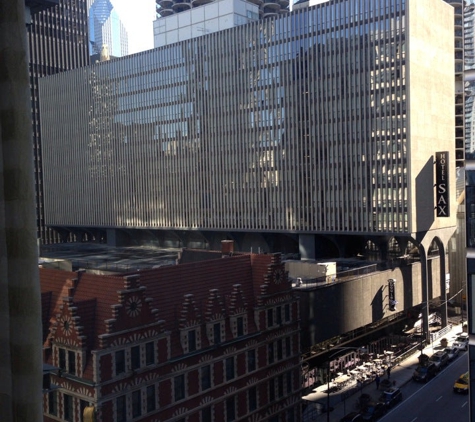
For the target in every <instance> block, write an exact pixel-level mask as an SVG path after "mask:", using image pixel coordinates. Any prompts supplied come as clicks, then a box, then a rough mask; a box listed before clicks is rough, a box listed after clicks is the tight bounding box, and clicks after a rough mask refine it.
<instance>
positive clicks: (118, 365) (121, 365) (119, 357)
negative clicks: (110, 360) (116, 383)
mask: <svg viewBox="0 0 475 422" xmlns="http://www.w3.org/2000/svg"><path fill="white" fill-rule="evenodd" d="M124 372H125V351H124V350H118V351H117V352H115V374H116V375H119V374H123V373H124Z"/></svg>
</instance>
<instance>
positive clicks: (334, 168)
mask: <svg viewBox="0 0 475 422" xmlns="http://www.w3.org/2000/svg"><path fill="white" fill-rule="evenodd" d="M360 3H361V4H360ZM360 3H358V2H353V1H348V0H333V1H329V2H325V3H321V4H318V5H316V6H313V7H310V8H304V9H299V10H297V11H295V12H292V13H290V14H288V15H284V16H280V17H278V18H272V19H266V20H262V21H257V22H251V23H249V24H246V25H241V26H237V27H233V28H230V29H227V30H226V31H223V32H216V33H210V34H205V35H203V36H201V37H198V38H194V39H190V40H186V41H182V42H177V43H174V44H171V45H167V46H163V47H160V48H156V49H154V50H150V51H146V52H142V53H140V54H137V55H134V56H129V57H125V58H122V59H118V60H115V61H113V62H108V63H101V64H96V65H92V66H90V67H87V68H83V69H80V70H76V71H71V72H68V73H67V74H66V73H65V74H60V75H56V76H54V77H50V78H45V79H44V80H43V81H42V85H41V93H42V100H43V102H42V110H43V112H44V113H43V129H44V131H43V135H44V137H45V139H47V140H48V141H47V147H46V148H45V150H44V159H45V160H46V162H47V163H48V166H47V168H48V173H47V180H46V184H45V186H46V190H47V192H46V193H45V199H46V202H47V206H48V216H49V220H48V222H49V224H50V225H51V226H53V227H56V228H58V229H61V230H64V231H65V232H67V231H74V232H75V233H83V236H84V238H85V239H86V238H87V239H91V238H94V239H96V240H98V241H99V240H100V241H107V242H108V243H110V244H120V243H121V242H125V241H126V238H127V237H129V236H131V234H132V233H133V236H134V241H136V242H140V241H144V239H147V241H149V242H150V243H154V242H155V244H157V245H161V246H166V245H168V244H170V243H171V242H174V245H175V246H185V245H187V244H189V243H191V242H196V243H197V246H202V247H211V248H215V247H216V245H217V244H218V243H219V242H220V241H221V239H222V238H223V236H229V238H233V239H235V240H236V243H237V245H238V248H239V250H250V248H251V247H260V248H261V250H269V251H272V250H280V251H282V252H286V251H287V250H290V251H299V252H300V253H301V254H302V256H303V257H305V258H312V257H317V256H325V257H327V256H333V257H334V256H348V255H350V256H351V255H353V256H354V255H356V254H357V253H366V252H367V251H369V250H373V249H374V250H378V251H379V253H380V254H381V256H383V257H386V256H387V253H388V251H391V250H392V249H394V250H395V251H396V252H394V253H399V254H400V255H404V254H405V253H406V250H411V248H412V246H413V245H414V244H420V243H421V242H422V241H424V242H425V241H426V240H427V239H431V241H432V239H434V238H435V239H442V238H445V234H446V233H449V232H450V234H452V233H453V231H454V229H455V201H453V200H452V201H450V200H449V199H450V195H449V196H444V195H440V192H441V191H442V190H443V189H448V192H450V193H453V192H455V178H454V177H448V179H447V178H445V177H446V176H448V175H451V174H453V157H455V148H454V142H453V134H454V130H455V129H454V119H453V110H454V108H455V104H454V98H455V93H454V83H453V78H454V65H453V63H454V59H453V43H454V40H453V32H452V33H450V37H449V31H453V27H454V22H453V19H454V18H453V8H452V7H451V6H450V5H448V4H446V3H444V2H443V1H436V2H430V6H429V2H428V0H427V1H426V2H422V3H421V1H419V0H418V2H417V4H418V5H419V6H417V7H416V6H415V5H416V2H415V1H413V0H410V1H402V0H401V1H399V0H393V1H388V2H360ZM426 3H427V4H426ZM437 12H439V13H437ZM432 15H434V16H432ZM442 16H444V17H443V18H442ZM429 17H430V18H429ZM368 20H369V22H370V24H369V23H367V21H368ZM429 23H430V24H429ZM435 34H437V36H436V35H435ZM420 45H424V46H425V48H424V49H420V48H418V46H420ZM441 60H443V62H444V63H449V64H447V65H446V66H443V67H441V66H439V65H438V64H437V63H440V61H441ZM436 61H437V63H436ZM450 63H452V65H450ZM435 87H437V89H435ZM65 93H67V95H65ZM58 116H60V119H59V122H58ZM65 139H70V140H71V141H70V142H67V143H65V142H64V140H65ZM439 153H440V154H439ZM436 167H437V168H439V170H441V171H442V173H441V174H442V176H441V174H439V173H437V174H436V173H435V172H434V168H436ZM440 183H444V184H445V186H443V187H440V188H439V189H440V191H437V190H436V189H435V188H434V186H438V184H440ZM71 198H78V200H77V201H76V200H74V201H72V200H71ZM444 233H445V234H444ZM431 241H429V244H430V243H431ZM394 244H397V245H398V247H397V248H394Z"/></svg>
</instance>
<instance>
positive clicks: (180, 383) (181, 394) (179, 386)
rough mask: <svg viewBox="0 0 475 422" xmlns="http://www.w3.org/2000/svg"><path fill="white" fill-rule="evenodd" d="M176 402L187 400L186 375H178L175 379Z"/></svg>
mask: <svg viewBox="0 0 475 422" xmlns="http://www.w3.org/2000/svg"><path fill="white" fill-rule="evenodd" d="M173 385H174V389H175V390H174V391H175V401H179V400H183V399H184V398H185V375H183V374H182V375H178V376H176V377H175V378H174V383H173Z"/></svg>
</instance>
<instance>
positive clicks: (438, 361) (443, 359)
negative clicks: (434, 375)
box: [429, 350, 449, 371]
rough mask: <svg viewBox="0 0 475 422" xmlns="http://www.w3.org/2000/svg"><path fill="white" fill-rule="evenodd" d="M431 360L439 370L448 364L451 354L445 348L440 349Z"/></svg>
mask: <svg viewBox="0 0 475 422" xmlns="http://www.w3.org/2000/svg"><path fill="white" fill-rule="evenodd" d="M429 362H433V363H434V364H435V366H436V367H437V370H438V371H440V370H441V369H442V368H443V367H444V366H447V364H448V363H449V355H448V354H447V352H446V351H445V350H440V351H438V352H435V353H434V354H433V355H432V356H431V357H430V358H429Z"/></svg>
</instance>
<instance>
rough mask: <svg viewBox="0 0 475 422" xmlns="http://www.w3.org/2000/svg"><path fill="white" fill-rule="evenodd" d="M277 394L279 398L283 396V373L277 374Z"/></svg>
mask: <svg viewBox="0 0 475 422" xmlns="http://www.w3.org/2000/svg"><path fill="white" fill-rule="evenodd" d="M277 395H278V397H279V398H282V397H283V396H284V375H282V374H281V375H279V377H278V378H277Z"/></svg>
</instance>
